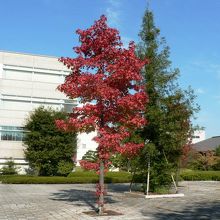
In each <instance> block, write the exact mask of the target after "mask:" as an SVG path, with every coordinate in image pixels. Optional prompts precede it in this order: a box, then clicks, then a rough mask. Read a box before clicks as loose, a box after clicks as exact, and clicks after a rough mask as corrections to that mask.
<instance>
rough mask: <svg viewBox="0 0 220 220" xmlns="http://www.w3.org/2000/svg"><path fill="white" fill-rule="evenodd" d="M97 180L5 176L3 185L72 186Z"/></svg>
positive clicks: (2, 179)
mask: <svg viewBox="0 0 220 220" xmlns="http://www.w3.org/2000/svg"><path fill="white" fill-rule="evenodd" d="M97 180H98V179H97V178H91V177H75V178H67V177H59V176H56V177H54V176H53V177H41V176H4V177H2V178H1V181H2V183H8V184H71V183H75V184H76V183H97Z"/></svg>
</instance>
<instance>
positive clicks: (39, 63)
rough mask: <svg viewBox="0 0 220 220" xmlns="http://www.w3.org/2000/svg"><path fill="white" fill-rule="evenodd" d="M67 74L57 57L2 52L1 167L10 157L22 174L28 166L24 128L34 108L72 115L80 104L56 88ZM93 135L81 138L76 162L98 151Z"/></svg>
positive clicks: (0, 54)
mask: <svg viewBox="0 0 220 220" xmlns="http://www.w3.org/2000/svg"><path fill="white" fill-rule="evenodd" d="M68 74H69V70H68V69H67V68H66V67H65V66H64V65H63V64H62V63H60V62H59V61H58V58H57V57H48V56H39V55H30V54H22V53H12V52H4V51H0V167H2V165H3V164H4V163H5V162H6V161H7V159H8V158H11V157H12V158H13V159H14V161H15V162H16V164H18V166H20V167H21V172H23V171H24V168H25V167H27V162H26V161H25V160H24V152H23V150H24V146H23V144H22V139H23V136H24V130H23V126H24V123H25V118H27V117H28V115H29V113H30V112H31V111H33V109H34V108H37V107H39V106H40V105H44V106H51V107H53V108H56V109H65V110H66V111H68V112H69V111H71V109H72V108H73V107H74V106H76V105H77V103H76V101H75V100H70V99H68V98H67V97H66V96H65V95H64V94H63V93H61V92H59V91H58V90H57V89H56V88H57V86H58V85H59V84H61V83H63V82H64V78H65V76H66V75H68ZM93 135H94V134H90V135H87V134H81V135H79V136H78V152H77V160H79V159H81V157H82V156H83V154H84V153H85V152H86V151H88V150H90V149H91V150H95V149H96V147H97V145H96V143H95V142H94V141H92V140H91V139H92V137H93Z"/></svg>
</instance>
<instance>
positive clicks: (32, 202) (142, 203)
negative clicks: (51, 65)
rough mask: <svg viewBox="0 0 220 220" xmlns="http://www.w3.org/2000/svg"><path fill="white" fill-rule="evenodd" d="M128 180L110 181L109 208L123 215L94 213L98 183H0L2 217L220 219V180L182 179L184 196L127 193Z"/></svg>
mask: <svg viewBox="0 0 220 220" xmlns="http://www.w3.org/2000/svg"><path fill="white" fill-rule="evenodd" d="M127 190H128V185H126V184H114V185H108V192H109V193H108V196H106V201H107V203H106V209H109V210H114V211H116V212H120V213H123V215H119V216H97V217H91V216H88V215H86V214H84V213H83V212H85V211H90V210H93V209H94V208H95V206H96V205H95V204H96V197H95V193H94V191H95V185H93V184H84V185H81V184H75V185H74V184H68V185H59V184H57V185H37V184H36V185H34V184H33V185H19V184H17V185H16V184H15V185H7V184H0V220H4V219H5V220H19V219H24V220H32V219H34V220H47V219H48V220H50V219H51V220H52V219H53V220H59V219H62V220H70V219H71V220H91V219H97V220H122V219H125V220H146V219H159V220H160V219H161V220H163V219H169V220H170V219H171V220H174V219H175V220H176V219H213V220H217V219H218V220H219V219H220V182H182V183H181V184H180V187H179V191H180V192H183V193H184V194H185V197H181V198H162V199H161V198H160V199H145V198H144V197H138V198H137V197H134V196H131V195H130V194H124V192H125V191H127Z"/></svg>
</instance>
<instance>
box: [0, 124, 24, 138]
mask: <svg viewBox="0 0 220 220" xmlns="http://www.w3.org/2000/svg"><path fill="white" fill-rule="evenodd" d="M24 133H25V131H24V128H22V127H15V126H0V134H1V140H3V141H23V140H24Z"/></svg>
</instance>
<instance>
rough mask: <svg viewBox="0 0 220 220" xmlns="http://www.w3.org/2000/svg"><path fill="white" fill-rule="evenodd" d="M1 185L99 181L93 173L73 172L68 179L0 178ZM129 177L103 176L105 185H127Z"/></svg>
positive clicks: (113, 174)
mask: <svg viewBox="0 0 220 220" xmlns="http://www.w3.org/2000/svg"><path fill="white" fill-rule="evenodd" d="M0 180H1V181H2V183H11V184H65V183H72V184H74V183H75V184H76V183H97V182H98V180H99V177H98V175H97V174H96V173H95V172H91V171H85V172H74V173H71V174H69V175H68V177H58V176H53V177H42V176H9V175H7V176H1V177H0ZM130 180H131V175H130V174H129V173H125V172H109V173H107V175H106V176H105V183H129V182H130Z"/></svg>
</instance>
